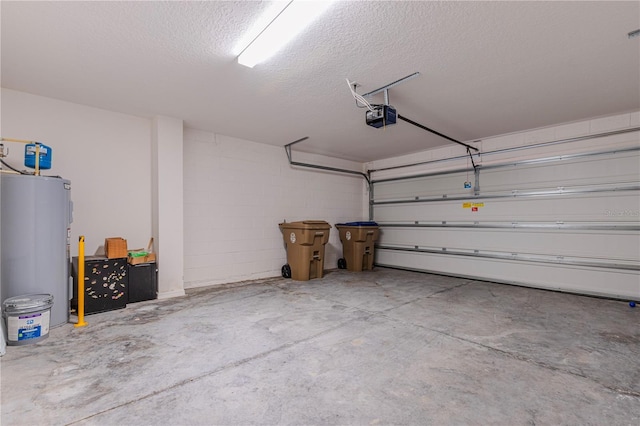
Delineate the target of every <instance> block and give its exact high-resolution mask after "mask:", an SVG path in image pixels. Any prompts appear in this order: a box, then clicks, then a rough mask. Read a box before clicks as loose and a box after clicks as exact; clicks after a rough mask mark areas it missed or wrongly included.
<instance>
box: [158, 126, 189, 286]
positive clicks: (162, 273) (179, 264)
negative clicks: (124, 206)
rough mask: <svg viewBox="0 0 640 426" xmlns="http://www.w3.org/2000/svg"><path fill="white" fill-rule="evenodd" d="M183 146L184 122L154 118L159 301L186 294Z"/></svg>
mask: <svg viewBox="0 0 640 426" xmlns="http://www.w3.org/2000/svg"><path fill="white" fill-rule="evenodd" d="M182 145H183V124H182V120H180V119H177V118H172V117H154V119H153V120H152V126H151V157H152V158H151V168H152V179H151V181H152V191H151V192H152V198H153V202H152V225H153V236H154V238H155V241H156V243H155V249H156V250H157V262H158V270H159V272H158V298H159V299H165V298H168V297H175V296H182V295H184V283H183V274H184V232H183V230H184V215H183V206H184V197H183V184H182V181H183V173H182V167H183V166H182V164H183V163H182V155H183V154H182V152H183V148H182Z"/></svg>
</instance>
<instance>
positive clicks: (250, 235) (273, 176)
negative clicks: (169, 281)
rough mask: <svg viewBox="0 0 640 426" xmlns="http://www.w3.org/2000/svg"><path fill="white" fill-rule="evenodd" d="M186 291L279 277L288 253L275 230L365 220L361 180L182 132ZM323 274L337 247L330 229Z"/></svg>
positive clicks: (340, 163)
mask: <svg viewBox="0 0 640 426" xmlns="http://www.w3.org/2000/svg"><path fill="white" fill-rule="evenodd" d="M295 158H296V161H303V162H308V163H313V164H323V165H328V166H333V167H340V168H347V169H352V170H361V168H362V164H360V163H354V162H349V161H344V160H339V159H335V158H328V157H323V156H317V155H309V154H306V155H305V154H303V153H298V152H296V153H295ZM184 198H185V199H184V217H185V228H184V239H185V240H184V241H185V259H184V260H185V268H184V269H185V272H184V273H185V276H184V280H185V288H190V287H199V286H206V285H212V284H220V283H227V282H235V281H240V280H246V279H256V278H264V277H270V276H278V275H280V268H281V267H282V265H283V264H284V263H285V262H286V250H285V246H284V242H283V239H282V235H281V232H280V230H279V228H278V223H281V222H283V221H284V220H286V221H287V222H292V221H296V220H305V219H317V220H326V221H327V222H329V223H330V224H331V225H332V226H333V225H335V224H336V223H340V222H344V221H352V220H362V219H366V218H367V214H368V208H367V205H368V204H367V201H366V200H368V198H367V188H366V183H365V181H364V179H362V178H360V177H357V176H351V175H342V174H336V173H331V172H323V171H317V170H311V169H303V168H293V167H291V166H290V165H289V163H288V161H287V157H286V154H285V151H284V149H283V148H282V147H275V146H270V145H265V144H260V143H256V142H251V141H246V140H241V139H236V138H232V137H228V136H223V135H218V134H214V133H210V132H203V131H199V130H194V129H185V133H184ZM325 251H326V253H325V269H331V268H335V267H336V262H337V259H338V258H339V257H341V254H342V245H341V243H340V240H339V238H338V234H337V232H336V230H335V228H334V227H332V229H331V238H330V240H329V243H328V244H327V246H326V250H325Z"/></svg>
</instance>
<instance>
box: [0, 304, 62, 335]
mask: <svg viewBox="0 0 640 426" xmlns="http://www.w3.org/2000/svg"><path fill="white" fill-rule="evenodd" d="M52 306H53V296H52V295H51V294H27V295H24V296H16V297H10V298H9V299H7V300H5V301H4V303H3V304H2V316H3V317H4V318H5V321H6V330H7V345H9V346H20V345H28V344H31V343H36V342H39V341H41V340H43V339H46V338H47V337H49V321H50V318H51V307H52Z"/></svg>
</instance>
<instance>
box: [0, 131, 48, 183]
mask: <svg viewBox="0 0 640 426" xmlns="http://www.w3.org/2000/svg"><path fill="white" fill-rule="evenodd" d="M0 141H7V142H18V143H27V144H29V143H32V144H35V146H36V170H35V172H34V175H36V176H40V145H42V144H41V143H40V142H38V141H28V140H26V139H14V138H0Z"/></svg>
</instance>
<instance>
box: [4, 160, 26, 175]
mask: <svg viewBox="0 0 640 426" xmlns="http://www.w3.org/2000/svg"><path fill="white" fill-rule="evenodd" d="M0 163H2V165H3V166H5V167H6V168H8V169H11V170H13V171H14V172H16V173H20V174H21V175H29V174H31V173H27V172H23V171H20V170H18V169H15V168H13V167H11V166H10V165H9V164H7V163H5V161H4V160H3V159H0Z"/></svg>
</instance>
